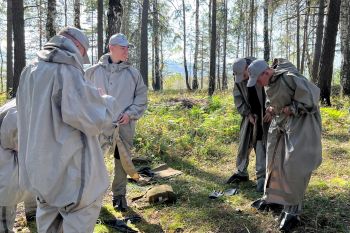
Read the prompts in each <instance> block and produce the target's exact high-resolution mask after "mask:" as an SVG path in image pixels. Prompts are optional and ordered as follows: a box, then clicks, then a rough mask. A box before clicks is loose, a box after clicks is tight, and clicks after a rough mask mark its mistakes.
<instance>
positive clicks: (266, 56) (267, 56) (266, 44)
mask: <svg viewBox="0 0 350 233" xmlns="http://www.w3.org/2000/svg"><path fill="white" fill-rule="evenodd" d="M269 2H270V1H269V0H265V3H264V60H265V61H266V62H268V61H269V60H270V45H269Z"/></svg>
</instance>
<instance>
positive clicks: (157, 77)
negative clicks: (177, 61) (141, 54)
mask: <svg viewBox="0 0 350 233" xmlns="http://www.w3.org/2000/svg"><path fill="white" fill-rule="evenodd" d="M153 40H154V87H153V88H154V90H155V91H160V89H161V87H160V72H159V19H158V2H157V0H153Z"/></svg>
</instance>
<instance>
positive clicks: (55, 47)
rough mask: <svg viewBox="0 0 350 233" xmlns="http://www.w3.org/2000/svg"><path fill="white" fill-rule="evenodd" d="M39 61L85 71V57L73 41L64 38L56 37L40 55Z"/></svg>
mask: <svg viewBox="0 0 350 233" xmlns="http://www.w3.org/2000/svg"><path fill="white" fill-rule="evenodd" d="M37 55H38V58H39V60H43V61H47V62H53V63H61V64H67V65H72V66H74V67H76V68H78V69H80V70H83V65H82V64H83V63H84V62H83V57H82V56H81V54H80V52H79V49H78V48H77V47H76V46H75V45H74V43H73V41H71V40H70V39H68V38H66V37H64V36H59V35H57V36H54V37H52V38H51V40H49V41H48V42H47V43H46V44H45V45H44V49H43V50H40V51H39V52H38V53H37Z"/></svg>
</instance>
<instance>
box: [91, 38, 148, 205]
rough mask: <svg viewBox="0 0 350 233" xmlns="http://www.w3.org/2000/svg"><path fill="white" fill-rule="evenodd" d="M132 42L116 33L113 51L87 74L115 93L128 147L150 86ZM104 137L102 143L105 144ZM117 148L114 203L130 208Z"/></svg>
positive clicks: (115, 154) (113, 187)
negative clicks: (133, 59) (135, 62)
mask: <svg viewBox="0 0 350 233" xmlns="http://www.w3.org/2000/svg"><path fill="white" fill-rule="evenodd" d="M130 47H132V45H131V44H129V42H128V40H127V38H126V36H125V35H124V34H121V33H118V34H115V35H112V36H111V38H110V39H109V53H108V54H105V55H103V56H102V57H101V58H100V60H99V62H98V64H96V65H94V66H92V67H90V68H89V69H87V70H86V73H85V78H86V79H87V80H89V81H90V82H92V83H93V84H94V85H95V86H96V87H97V88H101V89H102V90H103V91H105V92H106V93H107V94H108V95H111V96H114V97H115V98H116V99H117V101H118V104H119V108H118V111H119V112H121V114H120V116H119V119H118V124H119V135H120V138H121V140H122V141H123V143H124V145H125V146H126V148H127V150H129V149H130V148H131V147H132V145H133V139H134V135H135V126H136V121H137V120H138V119H140V117H141V116H142V115H143V113H144V112H145V110H146V108H147V86H146V85H145V84H144V82H143V79H142V76H141V74H140V72H139V71H138V70H137V69H135V68H134V67H132V66H131V64H130V63H129V62H128V53H129V48H130ZM112 134H113V132H107V131H106V132H104V133H103V135H102V138H108V137H111V135H112ZM102 141H103V139H102V140H101V144H103V142H102ZM113 149H114V158H115V160H114V179H113V183H112V192H113V206H114V208H116V209H117V210H119V211H126V209H127V201H126V197H125V195H126V185H127V173H126V171H125V168H124V167H123V165H122V162H121V158H120V148H119V149H118V146H115V148H113Z"/></svg>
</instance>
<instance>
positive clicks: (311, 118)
mask: <svg viewBox="0 0 350 233" xmlns="http://www.w3.org/2000/svg"><path fill="white" fill-rule="evenodd" d="M274 68H275V73H274V75H273V77H272V78H271V79H270V82H269V84H268V86H266V87H265V90H266V94H267V98H268V100H267V101H268V102H269V104H270V106H272V107H274V109H275V113H276V115H275V117H274V118H273V120H272V122H271V125H270V128H269V134H268V142H267V177H266V183H265V188H266V190H265V195H264V198H265V200H266V201H267V202H272V203H278V204H282V205H284V206H285V209H284V211H285V212H287V213H291V214H299V213H300V212H301V207H302V200H303V197H304V194H305V191H306V188H307V185H308V183H309V180H310V177H311V173H312V171H313V170H315V169H316V168H317V167H318V166H319V165H320V164H321V161H322V157H321V154H322V147H321V116H320V110H319V104H318V102H319V94H320V91H319V88H318V87H317V86H315V85H314V84H312V83H310V82H309V81H308V80H307V79H306V78H305V77H303V76H302V75H300V74H299V72H298V71H297V69H296V68H295V66H294V65H293V64H291V63H290V62H289V61H287V60H285V59H278V63H277V65H276V66H275V67H274ZM285 106H291V108H292V110H293V115H290V116H286V115H285V114H283V113H281V111H282V108H283V107H285Z"/></svg>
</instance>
